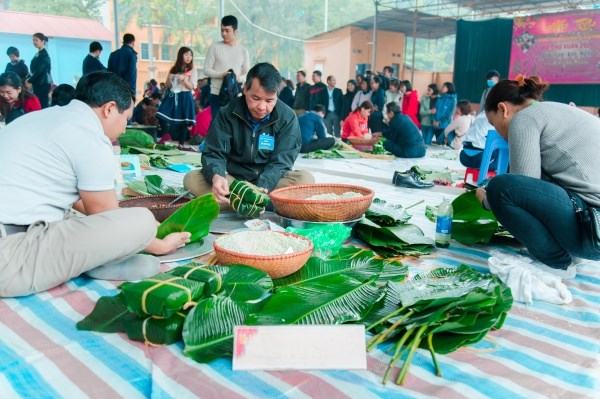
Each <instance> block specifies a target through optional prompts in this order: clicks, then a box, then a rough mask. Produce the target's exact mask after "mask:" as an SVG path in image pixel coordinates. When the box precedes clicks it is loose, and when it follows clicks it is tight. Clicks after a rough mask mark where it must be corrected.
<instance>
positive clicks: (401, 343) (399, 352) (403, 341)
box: [367, 306, 442, 385]
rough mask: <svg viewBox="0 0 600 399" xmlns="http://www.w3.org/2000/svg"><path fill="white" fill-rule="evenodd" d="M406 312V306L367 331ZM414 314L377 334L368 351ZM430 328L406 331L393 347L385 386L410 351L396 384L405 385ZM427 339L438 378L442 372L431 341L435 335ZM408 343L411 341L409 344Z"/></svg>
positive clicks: (409, 313)
mask: <svg viewBox="0 0 600 399" xmlns="http://www.w3.org/2000/svg"><path fill="white" fill-rule="evenodd" d="M406 310H407V307H406V306H403V307H401V308H399V309H398V310H396V311H394V312H392V313H390V314H388V315H387V316H385V317H383V318H381V319H380V320H378V321H376V322H375V323H373V324H371V325H370V326H368V327H367V331H370V330H372V329H373V328H375V327H377V326H378V325H380V324H381V323H384V322H385V321H387V320H389V319H391V318H392V317H395V316H398V315H400V314H402V312H404V311H406ZM414 313H415V311H414V310H409V311H408V312H406V313H405V314H404V315H402V317H400V318H399V319H398V320H396V321H395V322H394V323H393V324H392V325H391V326H390V327H388V328H387V329H385V330H384V331H382V332H381V333H379V334H376V335H374V336H373V337H371V338H370V339H369V340H368V341H367V351H371V350H373V349H374V348H375V347H376V346H377V345H379V344H380V343H382V342H383V341H384V340H385V339H386V338H387V337H388V336H389V335H390V334H391V333H392V332H394V331H395V330H396V329H397V328H398V327H399V326H400V325H401V324H402V323H403V322H404V321H405V320H406V319H408V318H409V317H411V316H412V315H413V314H414ZM428 327H429V326H428V325H423V326H420V327H411V328H408V329H407V330H406V332H405V333H404V335H403V336H402V337H401V338H400V340H398V342H396V345H395V346H394V347H393V349H394V353H393V355H392V359H391V360H390V363H389V365H388V367H387V369H386V370H385V375H384V376H383V383H384V384H386V383H387V381H388V380H389V377H390V373H391V372H392V369H393V368H394V365H395V364H396V363H398V361H399V360H400V359H402V357H404V355H405V354H406V353H407V351H408V356H407V357H406V360H405V361H404V363H403V365H402V368H401V369H400V373H399V374H398V377H397V378H396V384H399V385H404V381H405V380H406V375H407V374H408V369H409V367H410V364H411V362H412V358H413V356H414V354H415V352H416V351H417V348H418V347H419V345H420V343H421V341H422V339H423V334H424V333H425V331H426V330H427V328H428ZM415 331H416V334H415V335H414V337H412V338H411V335H413V333H414V332H415ZM427 338H428V339H427V342H428V345H427V346H428V349H429V353H431V358H432V360H433V364H434V367H435V373H436V375H437V376H438V377H441V376H442V372H441V370H440V368H439V365H438V362H437V359H436V357H435V352H434V351H433V345H432V341H431V340H432V338H433V334H428V335H427ZM409 339H411V341H409ZM407 341H409V342H407ZM403 347H404V349H402V348H403Z"/></svg>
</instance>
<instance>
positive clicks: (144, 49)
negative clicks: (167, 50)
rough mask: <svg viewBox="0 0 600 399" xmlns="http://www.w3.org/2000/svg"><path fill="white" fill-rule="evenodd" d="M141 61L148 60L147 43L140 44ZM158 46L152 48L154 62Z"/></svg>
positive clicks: (148, 50)
mask: <svg viewBox="0 0 600 399" xmlns="http://www.w3.org/2000/svg"><path fill="white" fill-rule="evenodd" d="M141 50H142V51H141V53H142V55H141V59H142V60H149V59H150V47H149V46H148V43H142V48H141ZM158 50H159V48H158V44H154V45H153V46H152V53H153V54H152V58H154V59H155V60H156V56H157V55H158Z"/></svg>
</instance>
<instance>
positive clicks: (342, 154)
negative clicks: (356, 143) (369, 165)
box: [332, 150, 360, 159]
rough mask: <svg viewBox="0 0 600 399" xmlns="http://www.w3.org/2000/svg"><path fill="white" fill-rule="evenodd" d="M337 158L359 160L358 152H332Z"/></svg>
mask: <svg viewBox="0 0 600 399" xmlns="http://www.w3.org/2000/svg"><path fill="white" fill-rule="evenodd" d="M332 152H333V153H334V154H335V155H337V156H338V157H339V158H344V159H358V158H360V152H358V151H349V150H333V151H332Z"/></svg>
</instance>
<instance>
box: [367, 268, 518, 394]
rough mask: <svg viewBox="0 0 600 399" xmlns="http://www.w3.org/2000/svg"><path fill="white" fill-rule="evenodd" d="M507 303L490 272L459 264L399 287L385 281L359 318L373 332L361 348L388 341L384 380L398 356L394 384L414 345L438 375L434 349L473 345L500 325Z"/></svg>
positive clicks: (404, 369) (442, 351)
mask: <svg viewBox="0 0 600 399" xmlns="http://www.w3.org/2000/svg"><path fill="white" fill-rule="evenodd" d="M512 301H513V298H512V294H511V292H510V288H508V287H507V286H506V285H505V284H504V283H502V282H501V281H500V280H499V279H498V278H497V277H496V276H493V275H491V274H487V275H484V274H481V273H479V272H477V271H475V270H474V269H472V268H470V267H468V266H465V265H461V266H460V267H458V268H456V269H435V270H433V271H432V272H430V273H427V274H424V275H418V276H416V277H415V278H414V279H412V280H411V281H409V282H408V283H406V284H403V285H398V284H396V283H393V282H390V283H388V287H387V289H386V292H385V295H384V296H383V297H382V299H381V300H380V301H379V302H378V303H376V304H375V305H374V306H373V309H372V311H371V313H370V314H369V316H368V317H367V319H366V320H365V324H368V327H367V330H369V331H372V332H374V333H375V335H374V336H373V337H372V338H370V339H369V341H367V350H372V349H374V348H375V347H376V346H377V345H379V344H381V343H384V342H388V341H391V342H393V347H392V348H391V349H392V351H391V356H392V358H391V360H390V363H389V366H388V369H387V370H386V373H385V376H384V383H385V382H386V381H387V380H388V378H389V376H390V373H391V371H392V369H393V367H394V366H395V364H396V363H397V362H399V361H400V360H402V359H403V358H404V362H403V365H402V367H401V369H400V373H399V374H398V377H397V379H396V383H398V384H403V383H404V379H405V378H406V375H407V373H408V369H409V367H410V363H411V361H412V359H413V356H414V353H415V351H416V350H417V348H424V349H427V350H428V351H429V352H430V354H431V357H432V360H433V363H434V367H435V371H436V374H437V375H438V376H441V375H442V374H441V370H440V368H439V365H438V363H437V359H436V357H435V353H440V354H447V353H450V352H453V351H455V350H457V349H458V348H460V347H462V346H464V345H469V344H474V343H476V342H479V341H480V340H481V339H483V337H485V335H486V334H487V333H488V332H489V331H490V330H491V329H499V328H500V327H502V324H503V323H504V320H505V318H506V314H507V312H508V311H509V310H510V308H511V307H512Z"/></svg>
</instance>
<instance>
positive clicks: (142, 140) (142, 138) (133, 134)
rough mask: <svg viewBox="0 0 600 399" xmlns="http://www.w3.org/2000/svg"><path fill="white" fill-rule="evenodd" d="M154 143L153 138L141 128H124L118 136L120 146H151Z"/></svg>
mask: <svg viewBox="0 0 600 399" xmlns="http://www.w3.org/2000/svg"><path fill="white" fill-rule="evenodd" d="M154 144H155V143H154V138H153V137H152V136H151V135H149V134H148V133H146V132H144V131H142V130H137V129H126V130H125V133H123V134H122V135H120V136H119V145H120V146H121V147H142V148H152V146H153V145H154Z"/></svg>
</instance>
